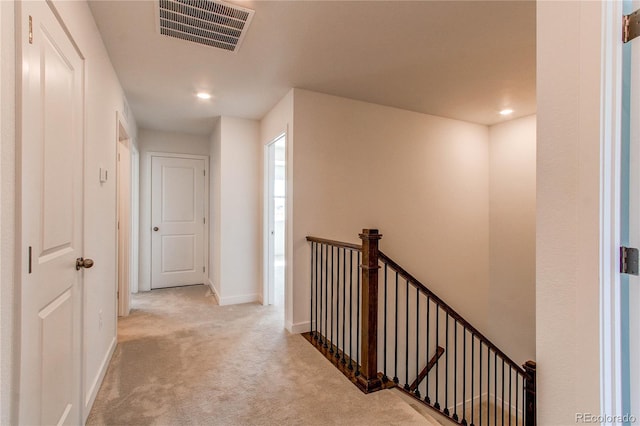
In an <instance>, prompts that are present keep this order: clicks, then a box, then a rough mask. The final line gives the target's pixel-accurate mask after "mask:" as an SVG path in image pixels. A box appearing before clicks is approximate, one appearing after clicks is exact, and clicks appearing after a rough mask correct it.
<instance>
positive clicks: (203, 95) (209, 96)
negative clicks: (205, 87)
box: [196, 92, 211, 99]
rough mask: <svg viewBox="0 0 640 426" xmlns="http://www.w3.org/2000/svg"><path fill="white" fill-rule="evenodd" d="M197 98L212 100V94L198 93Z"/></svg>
mask: <svg viewBox="0 0 640 426" xmlns="http://www.w3.org/2000/svg"><path fill="white" fill-rule="evenodd" d="M196 96H197V97H198V98H200V99H211V94H210V93H206V92H198V93H197V94H196Z"/></svg>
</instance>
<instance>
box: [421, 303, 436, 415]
mask: <svg viewBox="0 0 640 426" xmlns="http://www.w3.org/2000/svg"><path fill="white" fill-rule="evenodd" d="M430 310H431V298H430V297H429V295H428V294H427V348H426V352H427V362H429V359H430V358H429V333H430V331H431V328H430V327H429V321H430V320H431V312H430ZM437 350H438V345H437V344H436V351H437ZM429 373H430V371H428V372H427V376H426V377H425V379H426V380H425V381H426V386H425V389H424V393H425V395H424V401H425V402H426V403H427V404H431V398H430V397H429Z"/></svg>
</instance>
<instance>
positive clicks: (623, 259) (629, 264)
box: [620, 246, 638, 275]
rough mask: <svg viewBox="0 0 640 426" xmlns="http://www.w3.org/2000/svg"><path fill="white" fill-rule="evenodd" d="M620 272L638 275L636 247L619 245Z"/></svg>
mask: <svg viewBox="0 0 640 426" xmlns="http://www.w3.org/2000/svg"><path fill="white" fill-rule="evenodd" d="M620 272H621V273H623V274H629V275H638V249H637V248H631V247H624V246H623V247H620Z"/></svg>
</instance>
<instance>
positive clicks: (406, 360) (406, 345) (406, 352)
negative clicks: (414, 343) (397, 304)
mask: <svg viewBox="0 0 640 426" xmlns="http://www.w3.org/2000/svg"><path fill="white" fill-rule="evenodd" d="M405 281H406V283H407V290H406V299H407V306H406V317H407V319H406V321H405V323H404V324H405V326H406V329H407V332H406V333H405V340H404V355H405V356H404V373H405V375H404V376H405V382H404V388H405V390H409V280H405Z"/></svg>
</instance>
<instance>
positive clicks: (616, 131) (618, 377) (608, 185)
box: [599, 2, 623, 413]
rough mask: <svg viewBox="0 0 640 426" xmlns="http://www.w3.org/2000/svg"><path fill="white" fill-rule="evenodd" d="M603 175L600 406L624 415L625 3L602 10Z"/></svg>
mask: <svg viewBox="0 0 640 426" xmlns="http://www.w3.org/2000/svg"><path fill="white" fill-rule="evenodd" d="M602 8H603V9H602V29H601V31H602V51H601V70H602V74H601V87H602V90H601V102H600V105H601V115H600V122H601V128H602V131H601V135H600V137H601V142H600V146H601V169H600V183H601V185H600V265H599V269H600V308H601V309H600V330H601V332H600V383H601V385H600V406H601V412H602V413H622V407H623V404H622V401H623V392H622V369H621V359H622V358H621V357H622V336H621V325H622V324H621V318H620V311H621V306H620V273H619V272H618V265H619V264H620V243H621V240H620V229H621V218H620V214H621V211H622V209H621V207H622V206H621V146H622V141H621V130H622V123H621V118H622V41H621V37H620V28H622V14H623V8H622V2H603V4H602Z"/></svg>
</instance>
